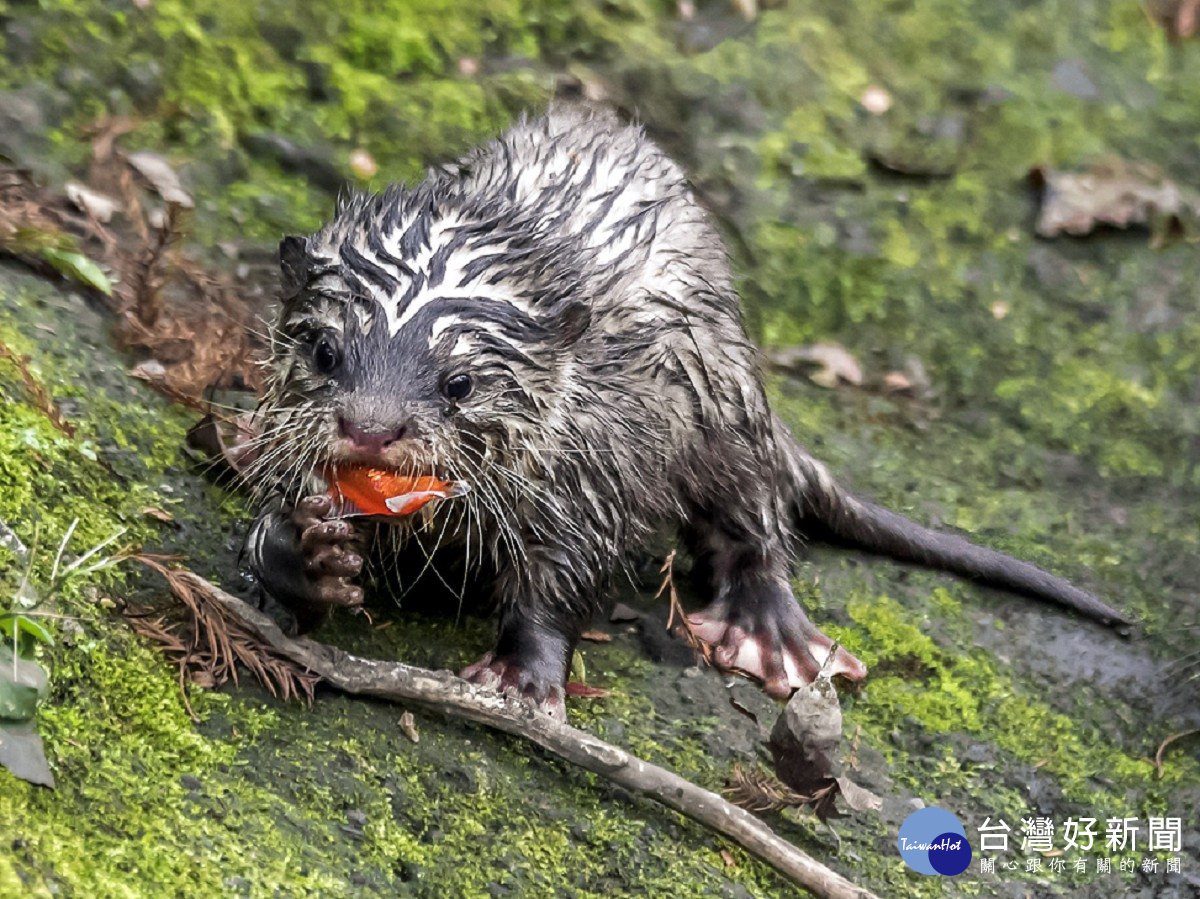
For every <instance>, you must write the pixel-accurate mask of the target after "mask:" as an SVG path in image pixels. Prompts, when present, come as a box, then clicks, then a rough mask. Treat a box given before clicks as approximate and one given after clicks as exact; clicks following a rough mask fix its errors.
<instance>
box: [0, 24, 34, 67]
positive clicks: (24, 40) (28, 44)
mask: <svg viewBox="0 0 1200 899" xmlns="http://www.w3.org/2000/svg"><path fill="white" fill-rule="evenodd" d="M2 43H3V46H4V58H5V60H6V62H7V63H8V64H9V65H12V66H24V65H28V64H29V63H31V62H33V61H34V59H35V58H36V57H37V52H38V42H37V35H36V34H34V30H33V26H32V24H31V23H30V22H28V21H22V20H19V19H11V20H9V21H6V22H5V23H4V40H3V42H2Z"/></svg>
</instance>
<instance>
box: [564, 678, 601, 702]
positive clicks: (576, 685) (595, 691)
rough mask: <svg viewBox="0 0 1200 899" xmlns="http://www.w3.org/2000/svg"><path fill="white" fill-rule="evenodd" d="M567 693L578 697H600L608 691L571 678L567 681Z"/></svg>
mask: <svg viewBox="0 0 1200 899" xmlns="http://www.w3.org/2000/svg"><path fill="white" fill-rule="evenodd" d="M567 695H568V696H575V697H577V698H579V699H602V698H604V697H605V696H608V695H609V691H608V690H606V689H604V688H603V687H591V686H588V685H587V684H581V683H580V682H579V681H576V680H573V681H568V682H567Z"/></svg>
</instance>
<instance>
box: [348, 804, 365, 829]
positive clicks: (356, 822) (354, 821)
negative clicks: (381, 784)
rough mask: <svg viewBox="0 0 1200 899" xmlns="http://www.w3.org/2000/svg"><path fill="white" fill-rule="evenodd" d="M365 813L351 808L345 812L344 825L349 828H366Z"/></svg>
mask: <svg viewBox="0 0 1200 899" xmlns="http://www.w3.org/2000/svg"><path fill="white" fill-rule="evenodd" d="M367 820H368V818H367V813H366V812H364V811H360V810H359V809H356V808H352V809H350V810H349V811H348V812H346V823H347V824H349V825H350V826H351V827H366V825H367Z"/></svg>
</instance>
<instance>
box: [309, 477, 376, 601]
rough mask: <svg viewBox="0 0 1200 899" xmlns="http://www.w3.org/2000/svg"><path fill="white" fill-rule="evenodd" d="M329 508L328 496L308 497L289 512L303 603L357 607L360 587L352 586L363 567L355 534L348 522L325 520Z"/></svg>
mask: <svg viewBox="0 0 1200 899" xmlns="http://www.w3.org/2000/svg"><path fill="white" fill-rule="evenodd" d="M332 507H333V500H332V499H330V498H329V497H328V496H309V497H306V498H305V499H302V500H300V502H299V503H297V504H296V508H295V509H294V510H293V511H292V515H291V520H292V524H294V525H295V526H296V530H297V532H298V533H299V535H300V554H301V556H302V558H303V560H304V578H305V582H306V583H305V590H304V594H305V595H304V599H305V600H306V601H307V602H308V603H312V604H321V605H333V606H359V605H362V601H363V591H362V587H359V586H358V585H357V584H355V583H353V582H352V579H353V578H355V577H357V576H358V575H359V574H360V573H361V572H362V567H363V559H362V556H361V555H360V554H359V553H358V551H357V550H356V549H355V545H354V544H355V538H356V533H355V530H354V526H353V525H351V524H350V523H349V522H348V521H339V520H334V521H329V520H326V518H325V516H327V515H328V514H329V513H330V511H331V509H332Z"/></svg>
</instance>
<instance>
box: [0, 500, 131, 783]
mask: <svg viewBox="0 0 1200 899" xmlns="http://www.w3.org/2000/svg"><path fill="white" fill-rule="evenodd" d="M78 524H79V519H78V518H76V519H75V520H74V521H72V522H71V526H70V527H69V528H67V532H66V534H65V535H64V536H63V539H62V541H61V542H60V543H59V545H58V552H57V553H55V556H54V564H53V565H52V566H51V568H50V577H49V580H48V581H47V583H46V584H45V585H44V587H43V589H41V590H38V589H37V588H36V587H35V586H34V583H33V574H34V563H35V560H36V558H37V551H38V542H39V532H38V530H37V529H35V530H34V539H33V547H32V549H30V550H28V551H24V547H23V546H21V545H20V542H19V541H15V544H14V541H12V540H10V541H8V544H9V546H10V548H14V549H15V551H16V552H17V555H18V557H19V558H21V560H22V561H23V562H24V572H23V573H22V575H21V582H20V584H19V585H18V586H17V589H16V590H15V591H14V592H13V594H12V598H11V600H10V601H9V603H8V608H7V609H6V610H4V611H2V612H0V766H3V767H5V768H7V769H8V770H9V771H11V772H12V773H13V774H14V775H16V776H17V777H20V778H23V779H24V780H28V781H30V782H31V783H39V784H43V785H45V786H53V785H54V778H53V776H52V775H51V773H50V768H49V765H48V764H47V763H46V757H45V753H44V751H43V748H42V741H41V738H40V737H38V735H37V733H36V732H35V731H34V729H33V724H32V722H33V718H34V716H35V715H36V714H37V707H38V703H39V702H41V701H42V700H43V699H44V698H45V697H46V694H47V693H48V692H49V689H50V675H49V672H48V671H47V670H46V668H45V667H44V666H43V665H42V664H41V662H40V661H39V660H38V658H37V653H38V647H39V646H52V645H53V643H54V638H53V636H52V635H51V633H50V630H49V629H48V628H47V627H46V626H45V624H43V623H42V622H43V621H45V620H48V619H53V618H62V617H64V616H62V615H60V614H57V613H55V612H50V611H45V610H43V609H42V607H43V606H45V605H46V604H47V602H49V601H50V600H51V599H52V598H53V597H54V596H55V595H57V594H58V593H60V591H61V590H62V588H63V587H64V586H65V585H66V584H67V583H68V582H69V581H71V580H72V579H74V578H78V577H84V576H86V575H89V574H92V573H94V572H96V571H99V570H100V569H101V568H107V567H108V566H110V565H113V564H115V563H116V562H118V561H120V559H121V558H122V554H121V553H119V552H118V553H115V554H112V555H108V556H101V555H100V553H101V552H102V551H103V550H104V549H105V548H107V547H109V546H111V545H112V544H113V543H114V542H115V541H116V540H118V539H119V538H120V537H121V535H122V534H124V533H125V529H124V528H121V529H120V530H118V531H117V532H116V533H114V534H113V535H112V536H110V537H108V538H107V539H106V540H103V541H101V542H100V543H98V544H96V545H95V546H93V547H92V548H91V549H89V550H88V551H87V552H85V553H84V554H83V555H81V556H79V557H78V558H77V559H75V560H74V561H71V562H68V563H67V564H63V557H64V555H65V554H66V549H67V545H68V544H69V543H70V540H71V536H72V534H74V533H75V528H76V526H78ZM10 536H11V535H10ZM39 619H41V620H39Z"/></svg>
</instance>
